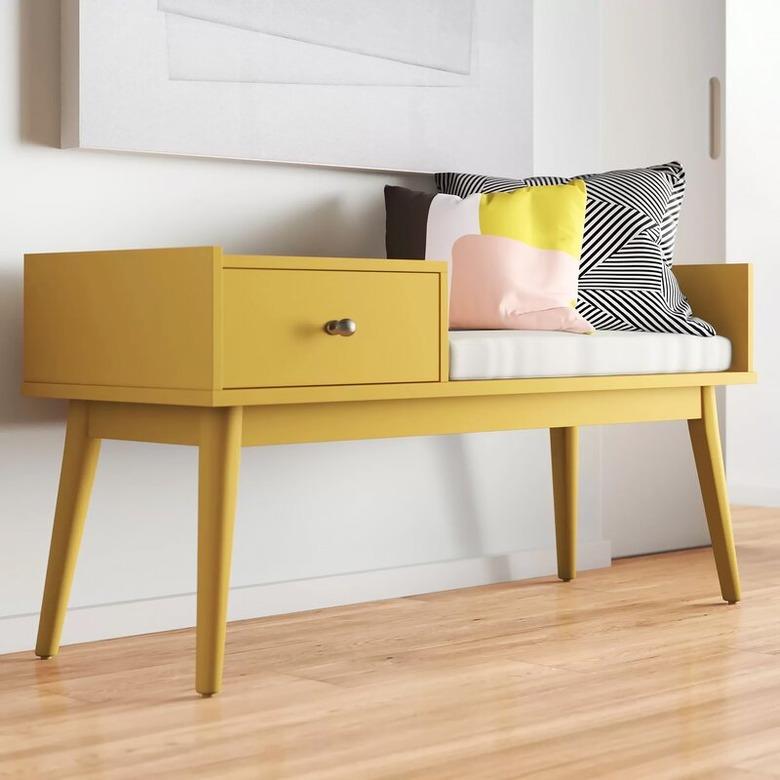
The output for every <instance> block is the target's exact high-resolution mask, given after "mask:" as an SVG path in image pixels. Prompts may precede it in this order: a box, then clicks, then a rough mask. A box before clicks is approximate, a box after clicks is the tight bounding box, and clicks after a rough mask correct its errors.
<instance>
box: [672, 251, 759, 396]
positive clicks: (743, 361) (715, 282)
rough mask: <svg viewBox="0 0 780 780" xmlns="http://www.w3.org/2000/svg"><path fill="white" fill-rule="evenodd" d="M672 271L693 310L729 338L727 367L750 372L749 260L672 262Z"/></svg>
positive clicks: (751, 314) (751, 310)
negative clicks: (678, 263) (739, 261)
mask: <svg viewBox="0 0 780 780" xmlns="http://www.w3.org/2000/svg"><path fill="white" fill-rule="evenodd" d="M674 274H675V276H676V277H677V281H678V282H679V283H680V288H681V289H682V291H683V292H684V293H685V295H686V296H687V298H688V300H689V301H690V303H691V306H692V307H693V310H694V312H696V314H697V315H698V316H699V317H701V318H702V319H705V320H707V322H710V323H712V325H713V326H714V327H715V330H717V332H718V333H719V334H720V335H721V336H725V337H726V338H728V339H729V340H730V341H731V369H730V370H731V371H732V372H737V371H745V372H752V371H753V266H752V265H750V264H749V263H711V264H702V265H675V267H674ZM702 384H703V385H704V384H708V383H706V382H703V383H702ZM709 384H714V385H719V384H721V382H717V381H715V382H711V383H709Z"/></svg>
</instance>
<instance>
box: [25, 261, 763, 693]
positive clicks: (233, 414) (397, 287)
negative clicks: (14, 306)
mask: <svg viewBox="0 0 780 780" xmlns="http://www.w3.org/2000/svg"><path fill="white" fill-rule="evenodd" d="M676 271H677V274H678V278H679V279H680V282H681V286H682V288H683V290H684V292H685V293H686V294H687V295H688V297H689V298H690V299H691V301H692V303H693V305H694V307H695V308H696V310H697V311H698V312H699V313H700V314H701V315H702V316H704V317H705V318H707V319H709V320H710V321H711V322H713V324H715V326H716V327H717V328H718V330H719V332H720V333H722V334H723V335H724V336H727V337H728V338H729V339H731V341H732V349H733V354H734V361H733V364H732V369H731V370H730V371H726V372H719V373H699V374H673V375H650V376H612V377H570V378H544V379H517V380H491V381H484V380H480V381H466V382H460V381H458V382H451V381H449V379H448V333H447V279H446V265H445V264H444V263H436V262H431V261H425V262H422V261H420V262H418V261H380V260H370V259H355V260H353V259H348V258H330V259H329V258H300V257H292V258H280V257H263V256H257V257H254V256H246V255H223V253H222V250H221V249H219V248H217V247H196V248H192V249H170V250H131V251H126V252H96V253H66V254H57V255H31V256H28V257H26V259H25V324H24V327H25V348H24V356H25V366H24V385H23V389H24V392H25V393H26V394H28V395H31V396H35V397H47V398H66V399H70V401H71V403H70V410H69V413H68V425H67V434H66V440H65V450H64V453H63V462H62V473H61V478H60V490H59V494H58V498H57V508H56V513H55V521H54V528H53V531H52V543H51V550H50V555H49V565H48V570H47V575H46V585H45V590H44V599H43V605H42V609H41V621H40V627H39V634H38V642H37V644H36V652H37V653H38V654H39V655H40V656H42V657H49V656H51V655H54V654H55V653H56V652H57V650H58V647H59V640H60V634H61V630H62V623H63V619H64V615H65V610H66V607H67V600H68V595H69V592H70V585H71V582H72V578H73V572H74V568H75V563H76V557H77V554H78V547H79V542H80V539H81V534H82V530H83V525H84V518H85V515H86V511H87V504H88V501H89V493H90V490H91V485H92V480H93V477H94V472H95V466H96V463H97V458H98V452H99V443H100V440H101V439H104V438H106V439H129V440H135V441H149V442H163V443H171V444H187V445H193V446H197V447H199V452H200V457H199V520H198V639H197V664H196V666H197V674H196V687H197V690H198V691H199V692H200V693H202V694H203V695H211V694H212V693H215V692H217V691H218V690H219V689H220V686H221V679H222V663H223V654H224V637H225V620H226V616H227V593H228V585H229V570H230V554H231V546H232V534H233V522H234V514H235V500H236V489H237V479H238V464H239V458H240V448H241V446H257V445H266V444H279V443H296V442H314V441H333V440H344V439H367V438H376V437H387V436H417V435H425V434H446V433H465V432H470V431H492V430H514V429H525V428H539V427H546V428H550V429H551V433H550V442H551V456H552V467H553V485H554V496H555V517H556V542H557V548H558V573H559V576H560V577H561V578H562V579H571V578H572V577H573V576H574V575H575V573H576V525H577V458H578V455H577V426H580V425H601V424H610V423H617V422H638V421H652V420H675V419H684V420H688V421H689V426H690V432H691V442H692V445H693V449H694V454H695V458H696V465H697V470H698V473H699V480H700V483H701V487H702V495H703V498H704V504H705V508H706V511H707V519H708V523H709V527H710V534H711V536H712V540H713V550H714V553H715V559H716V563H717V566H718V575H719V577H720V582H721V589H722V592H723V596H724V598H725V599H726V600H727V601H732V602H733V601H737V600H738V599H739V580H738V575H737V569H736V558H735V554H734V546H733V539H732V534H731V525H730V517H729V510H728V500H727V495H726V485H725V477H724V473H723V461H722V453H721V451H720V442H719V438H718V430H717V412H716V409H715V396H714V389H713V388H714V386H715V385H724V384H739V383H746V382H753V381H755V374H754V373H753V372H752V367H753V366H752V324H751V319H752V276H751V271H750V267H749V266H747V265H725V266H723V265H702V266H679V267H676ZM331 309H333V310H332V311H331ZM356 313H357V314H356ZM343 317H352V318H354V319H355V320H356V321H357V323H358V332H357V334H356V335H355V336H349V337H342V336H329V335H327V334H325V333H324V332H322V330H321V325H322V324H324V322H325V321H326V320H327V319H341V318H343ZM320 321H322V322H320ZM339 350H340V351H339ZM233 383H237V385H239V386H236V385H234V384H233Z"/></svg>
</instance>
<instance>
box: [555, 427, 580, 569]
mask: <svg viewBox="0 0 780 780" xmlns="http://www.w3.org/2000/svg"><path fill="white" fill-rule="evenodd" d="M550 455H551V461H552V483H553V505H554V509H555V548H556V553H557V558H558V577H559V578H560V579H562V580H563V581H564V582H568V581H569V580H573V579H574V578H575V577H576V576H577V506H578V490H579V429H578V428H575V427H569V428H550Z"/></svg>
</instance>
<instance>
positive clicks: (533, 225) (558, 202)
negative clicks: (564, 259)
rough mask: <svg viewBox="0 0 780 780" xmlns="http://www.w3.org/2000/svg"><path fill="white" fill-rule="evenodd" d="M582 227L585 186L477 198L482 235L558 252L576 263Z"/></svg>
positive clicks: (576, 184)
mask: <svg viewBox="0 0 780 780" xmlns="http://www.w3.org/2000/svg"><path fill="white" fill-rule="evenodd" d="M584 223H585V182H584V181H582V180H581V179H575V180H574V181H571V182H569V183H568V184H556V185H550V186H544V187H522V188H521V189H518V190H513V191H512V192H491V193H486V194H484V195H482V196H481V197H480V204H479V226H480V230H481V231H482V233H483V234H484V235H493V236H505V237H506V238H514V239H515V240H517V241H522V242H523V243H524V244H528V245H529V246H533V247H536V248H538V249H557V250H559V251H561V252H565V253H566V254H568V255H571V257H572V259H573V260H575V261H578V260H579V258H580V252H581V251H582V233H583V225H584Z"/></svg>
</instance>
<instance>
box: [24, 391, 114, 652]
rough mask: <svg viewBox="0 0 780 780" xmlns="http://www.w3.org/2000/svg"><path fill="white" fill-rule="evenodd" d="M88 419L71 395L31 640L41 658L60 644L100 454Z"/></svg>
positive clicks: (81, 403) (82, 404)
mask: <svg viewBox="0 0 780 780" xmlns="http://www.w3.org/2000/svg"><path fill="white" fill-rule="evenodd" d="M88 425H89V405H88V404H87V402H85V401H71V403H70V408H69V410H68V423H67V429H66V432H65V449H64V451H63V453H62V470H61V472H60V487H59V491H58V493H57V508H56V509H55V512H54V527H53V529H52V534H51V546H50V548H49V565H48V567H47V569H46V584H45V585H44V589H43V603H42V605H41V617H40V622H39V624H38V640H37V642H36V643H35V653H36V655H38V656H40V657H41V658H50V657H51V656H53V655H57V653H58V652H59V649H60V637H61V636H62V626H63V622H64V620H65V612H66V610H67V608H68V599H69V597H70V589H71V585H72V584H73V574H74V572H75V571H76V559H77V558H78V554H79V547H80V546H81V537H82V534H83V532H84V520H85V519H86V516H87V508H88V506H89V498H90V494H91V493H92V483H93V481H94V478H95V469H96V467H97V461H98V455H99V454H100V440H99V439H94V438H92V437H91V436H90V435H89V429H88Z"/></svg>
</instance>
